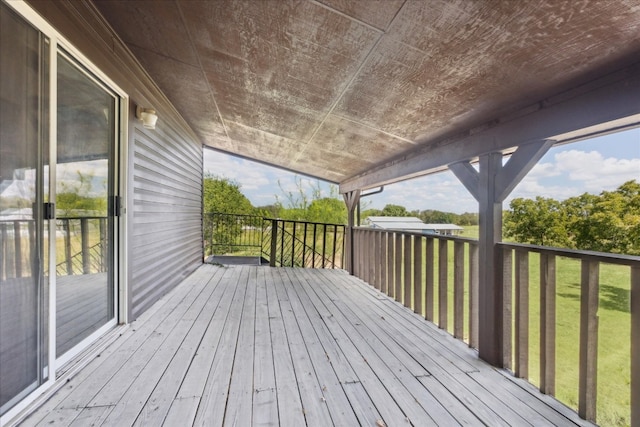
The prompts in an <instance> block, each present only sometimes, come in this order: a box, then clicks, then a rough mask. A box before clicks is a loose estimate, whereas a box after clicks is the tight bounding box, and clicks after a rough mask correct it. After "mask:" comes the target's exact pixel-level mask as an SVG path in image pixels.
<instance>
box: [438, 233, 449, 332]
mask: <svg viewBox="0 0 640 427" xmlns="http://www.w3.org/2000/svg"><path fill="white" fill-rule="evenodd" d="M447 243H448V242H447V241H446V240H445V239H438V326H439V327H440V328H441V329H444V330H446V329H447V321H448V320H449V319H448V317H449V295H448V291H449V275H448V268H449V261H448V258H449V253H448V250H449V248H448V246H449V245H448V244H447Z"/></svg>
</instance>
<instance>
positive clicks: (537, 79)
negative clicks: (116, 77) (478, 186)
mask: <svg viewBox="0 0 640 427" xmlns="http://www.w3.org/2000/svg"><path fill="white" fill-rule="evenodd" d="M93 1H94V4H95V5H96V7H97V9H98V10H99V12H100V13H101V14H102V15H103V16H104V17H105V18H106V20H107V21H108V23H109V24H110V25H111V26H112V27H113V28H114V30H115V31H116V33H117V34H118V35H119V36H120V37H121V38H122V40H123V41H124V42H125V43H126V44H127V46H128V47H129V49H130V50H131V51H132V53H133V54H134V55H135V56H136V57H137V59H138V60H139V61H140V63H141V64H142V65H143V66H144V67H145V68H146V70H147V71H148V73H149V74H150V76H151V77H152V78H153V79H154V80H155V82H156V83H157V84H158V86H159V87H160V89H162V91H164V93H165V94H166V95H167V97H168V98H169V100H170V101H171V102H172V103H173V104H174V106H175V107H176V109H177V110H178V111H179V112H180V113H181V114H182V115H183V117H184V118H185V119H186V121H187V122H188V123H189V124H190V125H191V127H192V128H193V130H194V131H195V132H196V134H197V135H198V136H199V137H200V138H201V140H202V142H203V144H205V145H206V146H208V147H211V148H214V149H217V150H221V151H224V152H228V153H232V154H235V155H239V156H243V157H245V158H249V159H254V160H258V161H260V162H264V163H267V164H271V165H274V166H278V167H282V168H285V169H288V170H291V171H296V172H300V173H303V174H306V175H310V176H315V177H318V178H321V179H324V180H327V181H331V182H336V183H341V184H342V186H343V187H344V190H345V191H346V190H349V189H352V188H362V189H364V188H368V187H372V186H374V185H376V184H382V183H387V182H392V181H394V180H398V179H402V178H406V177H408V176H415V175H419V174H424V173H427V172H432V171H435V170H439V169H442V168H443V167H446V165H447V164H449V163H451V162H452V160H468V159H469V158H470V157H473V156H474V155H477V154H479V153H482V152H485V151H490V150H495V149H496V148H497V149H500V150H502V151H504V150H505V149H507V148H508V147H512V146H514V145H518V144H519V143H523V142H526V141H527V140H529V139H531V138H534V137H535V139H540V138H542V139H546V138H549V137H551V136H554V135H556V133H553V132H559V133H564V134H565V135H564V139H565V140H568V139H571V138H576V137H580V136H582V135H584V134H587V133H589V132H601V131H603V130H605V131H606V130H610V129H611V128H614V127H618V128H619V127H628V126H634V125H637V124H638V121H640V119H638V113H640V96H639V95H638V92H636V90H638V88H639V87H640V85H638V83H637V82H638V80H640V79H639V76H640V72H639V68H640V67H639V66H640V59H639V58H640V3H638V1H637V0H617V1H607V0H582V1H575V0H570V1H562V0H531V1H526V2H523V1H515V0H513V1H509V0H503V1H470V0H318V1H314V0H304V1H295V0H291V1H290V0H260V1H257V0H245V1H242V0H216V1H195V0H190V1H143V0H129V1H121V0H93ZM620 81H622V82H623V83H622V84H621V85H618V86H617V88H616V89H615V90H617V91H618V92H620V93H619V94H618V93H617V92H616V94H615V95H613V96H615V97H616V101H615V105H616V108H615V110H616V111H615V112H611V113H608V112H607V111H611V110H613V109H612V108H610V107H608V106H605V107H603V108H601V109H600V110H607V111H604V112H605V113H607V114H603V111H597V112H596V111H594V110H593V108H592V107H591V106H590V105H587V104H585V102H583V101H582V100H581V99H577V102H576V103H575V104H576V105H574V106H573V107H571V111H570V112H571V114H572V115H576V114H582V113H581V112H580V111H579V109H580V108H581V106H582V105H584V108H585V111H584V112H583V114H584V116H589V115H593V119H591V120H586V121H581V120H576V122H575V125H574V126H573V127H571V126H570V125H566V121H565V120H564V119H562V122H563V123H565V125H564V127H563V126H560V127H556V128H554V129H556V130H549V131H548V133H549V132H551V134H540V133H539V132H538V133H537V134H536V133H535V132H533V133H528V134H526V135H521V136H520V140H514V141H501V142H500V143H498V144H496V143H495V140H496V139H499V138H502V139H505V138H507V137H508V135H505V134H504V133H500V134H491V133H487V138H476V139H474V138H470V137H469V136H470V135H478V134H483V132H487V131H489V130H491V129H495V128H496V127H500V126H501V125H502V124H504V123H508V122H509V121H513V118H514V117H516V118H521V117H523V116H531V117H533V124H534V125H535V123H536V117H535V115H536V114H539V113H540V110H541V109H544V108H545V106H548V105H552V104H554V103H556V102H562V101H563V100H566V99H567V96H565V94H572V93H579V94H582V95H584V94H585V93H591V92H593V94H594V96H596V95H597V97H595V98H594V97H593V96H592V98H593V99H595V100H596V101H598V99H599V98H598V97H601V95H602V94H600V95H598V94H596V93H595V92H594V91H597V90H599V88H603V87H605V86H607V85H610V84H612V83H615V82H620ZM630 81H631V82H635V83H633V84H630V83H629V82H630ZM594 82H595V83H594ZM585 85H586V86H585ZM578 87H583V88H585V87H586V89H580V90H578V92H576V91H575V88H578ZM604 93H612V91H605V92H604ZM633 93H635V95H636V96H635V97H631V98H628V97H629V96H630V94H633ZM561 94H562V96H559V95H561ZM625 96H626V97H627V98H625ZM570 97H571V96H569V98H570ZM558 100H559V101H558ZM634 100H635V101H634ZM595 104H597V102H596V103H595ZM634 114H635V117H633V115H634ZM549 115H550V116H555V117H562V116H561V115H560V116H559V115H558V114H557V113H554V112H551V113H550V114H547V117H548V116H549ZM556 120H558V119H556ZM612 120H613V122H612V123H611V121H612ZM603 121H608V122H610V124H609V125H607V126H604V127H602V126H601V127H599V128H593V129H592V130H591V131H584V132H582V133H577V134H576V133H573V134H567V133H566V132H568V131H570V130H575V129H577V128H579V127H585V126H587V125H590V126H592V125H598V124H600V123H601V122H603ZM512 126H514V127H516V128H521V127H522V126H521V125H520V124H519V123H518V122H517V121H516V122H515V123H513V124H512ZM538 127H547V128H553V126H549V124H548V123H546V122H544V120H542V121H540V122H539V126H538ZM507 139H508V138H507ZM556 139H557V140H559V141H560V140H562V139H563V137H558V138H556ZM444 145H446V146H448V147H450V148H451V149H447V153H445V154H443V150H442V146H444ZM483 145H486V148H483ZM414 157H420V158H421V159H422V163H421V164H420V165H418V166H415V165H414V166H413V169H412V168H411V167H410V166H411V165H408V167H407V169H406V171H404V170H403V165H404V163H406V162H410V161H411V159H412V158H414ZM394 165H395V166H394ZM389 168H393V171H392V173H388V172H389V171H388V169H389Z"/></svg>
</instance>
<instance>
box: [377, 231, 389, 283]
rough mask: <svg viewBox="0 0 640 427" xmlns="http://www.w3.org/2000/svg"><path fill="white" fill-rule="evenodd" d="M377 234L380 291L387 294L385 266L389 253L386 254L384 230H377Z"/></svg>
mask: <svg viewBox="0 0 640 427" xmlns="http://www.w3.org/2000/svg"><path fill="white" fill-rule="evenodd" d="M378 235H379V236H380V291H381V292H382V293H384V294H387V295H388V293H389V273H388V271H387V268H388V257H389V255H388V254H387V249H388V246H387V233H386V232H384V231H379V232H378Z"/></svg>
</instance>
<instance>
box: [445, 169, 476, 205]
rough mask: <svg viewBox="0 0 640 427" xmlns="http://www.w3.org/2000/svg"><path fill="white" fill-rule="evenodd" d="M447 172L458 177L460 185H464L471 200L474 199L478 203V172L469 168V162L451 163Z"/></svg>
mask: <svg viewBox="0 0 640 427" xmlns="http://www.w3.org/2000/svg"><path fill="white" fill-rule="evenodd" d="M449 170H451V172H453V174H454V175H455V176H456V177H458V179H459V180H460V182H461V183H462V185H464V186H465V188H466V189H467V191H468V192H469V193H471V195H472V196H473V198H474V199H476V201H479V200H480V195H479V194H478V191H479V190H478V186H479V183H480V177H479V174H478V171H477V170H475V168H474V167H473V166H471V163H470V162H469V161H464V162H458V163H453V164H451V165H449Z"/></svg>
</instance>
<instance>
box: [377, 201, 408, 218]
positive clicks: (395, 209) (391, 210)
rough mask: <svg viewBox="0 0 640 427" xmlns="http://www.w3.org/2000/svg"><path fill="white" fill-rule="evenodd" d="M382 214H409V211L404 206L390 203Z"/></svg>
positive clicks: (383, 209)
mask: <svg viewBox="0 0 640 427" xmlns="http://www.w3.org/2000/svg"><path fill="white" fill-rule="evenodd" d="M382 216H409V212H407V208H405V207H404V206H400V205H393V204H388V205H385V207H384V208H382Z"/></svg>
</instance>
